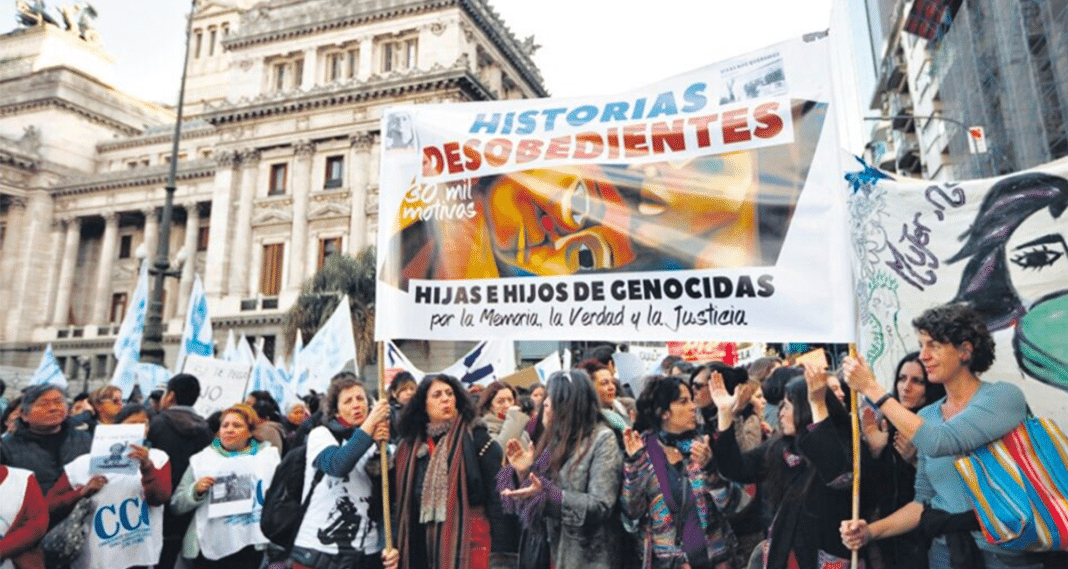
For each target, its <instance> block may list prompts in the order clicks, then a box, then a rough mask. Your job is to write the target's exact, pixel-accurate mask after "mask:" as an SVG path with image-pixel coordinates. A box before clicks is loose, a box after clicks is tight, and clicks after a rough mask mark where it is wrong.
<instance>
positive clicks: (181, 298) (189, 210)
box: [178, 202, 200, 318]
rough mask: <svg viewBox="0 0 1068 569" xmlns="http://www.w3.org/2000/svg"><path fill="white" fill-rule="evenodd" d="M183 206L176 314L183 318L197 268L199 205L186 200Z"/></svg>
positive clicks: (187, 307)
mask: <svg viewBox="0 0 1068 569" xmlns="http://www.w3.org/2000/svg"><path fill="white" fill-rule="evenodd" d="M184 207H185V244H184V245H182V246H183V247H184V248H185V252H186V258H185V264H184V265H182V277H181V280H180V281H178V315H179V316H181V317H182V318H185V313H186V312H187V311H188V309H189V295H190V294H191V293H192V291H193V277H194V275H196V269H197V234H198V233H199V232H200V207H199V206H198V205H197V202H188V203H186V204H184Z"/></svg>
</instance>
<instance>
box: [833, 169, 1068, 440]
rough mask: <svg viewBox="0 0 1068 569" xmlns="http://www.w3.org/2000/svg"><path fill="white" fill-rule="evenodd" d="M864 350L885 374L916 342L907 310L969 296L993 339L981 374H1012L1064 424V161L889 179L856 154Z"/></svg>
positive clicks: (1067, 326)
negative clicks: (985, 172) (1000, 171)
mask: <svg viewBox="0 0 1068 569" xmlns="http://www.w3.org/2000/svg"><path fill="white" fill-rule="evenodd" d="M854 165H855V166H857V167H856V168H854V170H855V171H853V172H850V173H848V174H847V176H846V178H847V180H848V185H849V187H850V192H851V195H850V198H849V206H850V210H851V218H852V236H853V239H852V240H853V250H854V252H855V253H856V256H857V258H858V260H859V275H858V276H859V279H858V282H857V290H856V295H857V297H858V298H859V299H860V301H861V311H860V312H861V315H860V317H861V321H860V323H861V328H862V330H861V339H860V348H861V353H862V354H863V355H864V356H865V357H866V358H867V359H868V361H869V362H870V363H871V364H872V366H873V367H874V369H875V371H876V377H878V378H879V379H880V380H881V381H882V382H883V384H884V385H887V386H889V385H890V384H891V381H893V380H892V378H893V375H894V372H895V370H896V366H897V363H898V361H899V360H900V359H901V357H902V356H904V355H905V354H906V353H908V352H911V351H915V350H917V349H918V346H917V341H916V333H915V330H913V328H912V319H913V318H915V317H916V316H918V315H919V314H920V313H921V312H923V311H924V310H926V309H927V308H930V307H932V306H937V305H940V304H944V303H946V302H950V301H963V302H968V303H971V304H972V305H973V306H975V307H976V309H977V310H979V312H980V313H981V314H983V316H984V318H985V319H986V323H987V326H988V327H989V328H990V330H991V331H992V332H993V336H994V341H995V343H996V346H997V359H996V361H995V362H994V367H993V368H992V369H991V370H990V371H988V372H986V373H985V374H983V375H982V376H981V377H982V378H983V379H984V380H988V381H1012V382H1015V383H1017V384H1019V385H1020V387H1021V388H1022V389H1023V391H1024V393H1025V394H1026V395H1027V400H1028V403H1029V404H1030V405H1031V408H1032V410H1033V411H1034V412H1035V413H1036V414H1038V415H1041V416H1047V417H1051V418H1054V419H1056V420H1057V421H1058V423H1060V424H1061V425H1062V427H1065V428H1068V216H1066V215H1064V212H1065V209H1066V208H1068V179H1066V178H1068V161H1059V162H1056V163H1052V164H1048V165H1045V166H1042V167H1039V168H1035V169H1033V170H1029V171H1026V172H1021V173H1017V174H1011V175H1007V176H1002V177H1000V178H991V179H985V180H974V181H968V182H945V183H935V182H927V181H916V180H907V179H905V180H893V179H891V178H890V177H889V176H888V175H887V174H885V173H882V172H879V171H877V170H873V169H870V168H861V167H860V165H857V164H856V163H854Z"/></svg>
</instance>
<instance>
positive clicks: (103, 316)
mask: <svg viewBox="0 0 1068 569" xmlns="http://www.w3.org/2000/svg"><path fill="white" fill-rule="evenodd" d="M83 36H84V34H83ZM83 36H79V34H78V33H77V32H76V31H69V30H65V29H62V26H55V25H48V24H45V25H37V26H30V27H22V28H19V29H16V30H14V31H12V32H10V33H7V34H4V35H0V54H3V58H2V59H0V306H2V314H3V318H2V319H0V366H19V367H31V368H32V367H34V366H36V364H37V362H38V360H39V359H40V355H41V351H42V350H43V349H44V346H45V345H46V344H48V343H51V344H52V345H53V349H54V350H55V352H56V355H57V357H58V358H59V360H60V363H61V365H62V366H64V368H65V370H66V372H67V375H68V377H71V378H74V379H76V380H78V381H82V380H84V378H86V377H90V378H93V379H103V378H106V377H109V376H110V372H111V369H112V367H113V365H114V364H113V361H112V358H111V357H110V352H111V347H112V344H113V343H114V339H115V334H116V332H117V330H118V325H119V323H120V322H121V320H122V316H123V314H124V312H125V309H126V304H127V302H128V301H129V299H130V297H131V296H132V293H133V287H134V284H135V281H136V273H137V266H138V258H139V256H140V255H142V254H143V252H144V251H147V252H149V254H150V255H151V254H153V253H154V252H155V248H156V244H155V240H156V238H157V237H156V236H157V234H158V228H159V225H158V224H159V216H160V215H161V209H162V205H163V200H164V190H163V185H164V183H165V180H166V176H167V170H168V165H169V161H170V150H171V142H172V135H173V130H174V120H175V113H174V109H169V108H163V107H160V106H158V105H154V104H151V103H148V102H144V101H140V100H138V99H136V98H134V97H131V96H130V95H128V94H126V93H123V92H121V91H118V90H117V89H115V88H114V87H112V86H111V84H112V78H111V75H110V65H111V63H112V58H111V56H110V55H108V54H107V53H106V52H105V51H104V50H103V48H102V47H101V46H100V45H98V44H97V43H94V42H93V41H92V40H93V38H92V37H91V36H90V39H89V40H88V41H87V40H86V39H83ZM105 39H106V38H105ZM190 41H191V44H190V54H189V62H188V65H189V67H188V73H189V78H188V83H187V86H186V99H185V100H186V108H185V117H186V118H185V120H184V121H183V128H182V137H181V141H180V146H179V148H180V150H179V163H178V183H177V192H176V194H175V206H174V215H173V217H172V231H171V234H170V248H171V251H172V259H181V260H183V261H184V262H183V263H182V265H181V271H180V274H181V276H180V278H177V279H168V283H167V287H166V291H165V298H164V320H165V323H166V333H165V344H166V347H167V361H168V365H169V364H170V361H171V358H173V357H174V352H175V346H176V344H177V340H178V336H179V334H180V332H181V326H182V318H183V315H184V312H185V302H186V299H187V298H188V296H189V290H190V288H191V286H192V282H193V276H194V273H199V274H200V275H201V277H202V278H203V281H204V286H205V288H206V290H207V294H208V298H209V303H210V310H211V313H212V319H213V321H214V323H215V329H216V333H217V336H220V334H221V337H219V338H218V339H219V340H220V341H221V340H223V339H224V338H225V333H226V330H227V329H230V328H233V329H235V330H237V331H239V332H244V333H245V334H248V335H249V336H256V337H259V336H262V337H264V339H265V340H266V343H267V346H268V349H269V350H270V349H274V350H276V351H278V352H279V353H281V352H283V351H284V348H285V347H284V346H282V345H281V344H280V343H278V344H277V346H276V342H275V339H276V338H279V337H280V328H281V326H280V324H281V315H282V313H283V312H284V310H285V308H287V307H288V306H290V305H291V304H292V303H293V301H294V300H295V299H296V297H297V295H298V293H299V290H300V286H301V283H302V282H303V281H304V280H305V279H306V278H308V277H310V276H311V275H312V274H313V273H314V272H315V271H316V269H317V268H318V267H319V266H321V264H322V263H323V260H324V259H325V258H326V257H327V256H329V255H331V254H335V253H352V252H354V251H357V250H360V249H361V248H363V247H365V246H367V245H369V244H373V243H374V237H373V236H374V233H375V231H376V225H377V201H378V155H379V144H380V142H379V140H380V136H379V135H380V133H379V119H380V117H381V116H382V111H383V109H385V108H386V107H388V106H390V105H394V104H398V103H431V102H433V103H437V102H460V101H478V100H492V99H512V98H526V97H539V96H545V95H546V92H545V89H544V87H543V86H542V80H541V77H540V74H539V72H538V70H537V69H536V67H535V66H534V64H533V62H532V60H531V51H532V45H533V42H532V41H530V40H528V41H526V42H521V41H519V40H517V39H516V38H515V37H514V36H513V35H512V34H511V33H510V32H509V31H508V29H507V28H506V27H505V26H504V24H503V22H502V21H501V20H500V18H499V17H498V16H497V15H496V13H495V12H493V10H492V9H491V8H490V7H489V6H488V5H487V3H486V1H485V0H434V1H427V0H373V1H360V2H354V1H351V0H262V1H259V2H256V1H254V0H243V1H239V2H237V3H236V5H235V3H234V1H233V0H229V1H226V2H221V1H220V2H217V3H216V2H213V1H212V0H203V1H200V2H197V6H196V8H195V10H194V14H193V34H192V36H191V39H190Z"/></svg>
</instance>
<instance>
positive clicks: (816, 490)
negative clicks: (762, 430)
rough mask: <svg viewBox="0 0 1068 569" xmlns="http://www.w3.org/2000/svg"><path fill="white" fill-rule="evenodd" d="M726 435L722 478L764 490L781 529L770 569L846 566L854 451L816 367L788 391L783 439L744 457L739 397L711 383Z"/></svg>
mask: <svg viewBox="0 0 1068 569" xmlns="http://www.w3.org/2000/svg"><path fill="white" fill-rule="evenodd" d="M710 386H711V394H712V400H713V401H714V402H715V404H716V407H717V408H718V413H717V422H718V427H719V431H718V433H717V435H716V441H715V444H714V445H713V457H714V458H715V461H716V465H717V467H718V468H719V471H720V472H721V473H722V474H723V476H725V477H727V478H729V479H730V480H733V481H736V482H741V483H748V482H759V481H764V482H765V491H766V494H767V498H768V500H769V503H771V504H773V505H775V507H776V512H775V517H774V522H773V523H772V525H771V527H770V528H769V530H768V540H767V541H766V542H765V545H764V566H765V567H776V568H778V567H797V568H799V569H825V568H828V567H838V566H843V567H844V566H846V564H848V562H849V557H850V552H849V550H848V549H846V548H845V547H843V545H842V542H841V539H839V536H838V524H839V522H840V521H841V520H843V519H848V518H850V517H851V516H852V513H851V510H852V503H851V502H852V499H851V492H850V490H851V487H852V476H851V475H850V472H851V468H852V449H851V444H850V443H851V440H850V439H851V436H850V423H849V421H850V420H849V414H848V411H847V410H846V409H845V408H844V407H843V406H842V404H841V402H839V401H838V398H837V397H835V396H834V394H833V393H831V392H830V390H829V389H828V387H827V374H826V372H825V371H824V370H823V369H819V368H817V367H816V366H814V365H812V364H807V365H806V366H805V374H804V379H795V380H793V381H791V382H790V383H788V384H787V385H786V389H785V396H784V397H783V400H782V405H781V407H780V409H779V428H780V432H781V435H780V436H777V437H775V438H772V439H769V440H768V441H767V442H765V443H764V444H762V445H760V446H758V447H757V448H755V449H753V450H750V451H749V452H744V453H743V452H742V450H741V449H740V448H739V446H738V440H737V438H736V435H735V429H734V428H733V424H734V414H735V410H736V408H737V405H736V404H735V403H736V401H735V394H731V393H730V392H729V391H728V390H727V388H726V387H725V385H724V383H723V378H722V376H720V374H718V373H714V374H712V376H711V378H710Z"/></svg>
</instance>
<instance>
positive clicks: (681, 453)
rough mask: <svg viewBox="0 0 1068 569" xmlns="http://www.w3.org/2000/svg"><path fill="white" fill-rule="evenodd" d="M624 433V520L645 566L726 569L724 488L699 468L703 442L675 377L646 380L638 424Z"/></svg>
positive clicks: (728, 540)
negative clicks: (631, 526)
mask: <svg viewBox="0 0 1068 569" xmlns="http://www.w3.org/2000/svg"><path fill="white" fill-rule="evenodd" d="M634 426H635V428H634V429H627V430H626V431H624V444H625V445H626V452H627V456H626V459H625V461H624V463H623V494H622V497H621V499H620V500H621V503H622V504H623V512H624V515H625V516H626V517H627V518H628V519H630V520H635V521H637V523H638V526H639V527H638V529H639V532H638V533H639V534H640V535H641V536H642V539H643V543H644V547H643V552H644V556H643V558H644V560H645V563H644V567H646V568H676V567H690V568H693V569H698V568H711V567H715V568H722V569H729V568H730V567H731V560H732V558H733V556H734V546H735V539H734V534H733V533H732V532H731V529H730V526H729V524H728V523H727V521H726V519H725V518H724V516H723V514H722V513H721V511H720V508H721V507H722V506H725V505H726V504H725V502H723V501H717V498H721V499H726V498H729V491H728V490H727V488H726V487H727V483H726V482H725V481H723V480H722V479H721V478H719V476H717V475H716V474H715V470H712V471H711V473H706V472H705V468H706V467H707V466H708V465H709V463H710V462H711V459H712V453H711V450H710V449H709V446H708V439H707V437H704V436H699V435H698V433H697V430H696V429H697V407H696V404H695V402H694V400H693V397H692V395H691V391H690V387H689V385H688V384H687V383H686V381H685V380H684V379H683V378H681V377H676V376H654V377H652V378H650V379H649V380H647V382H646V384H645V388H644V389H643V390H642V393H641V395H640V396H639V397H638V420H637V422H636V423H635V425H634Z"/></svg>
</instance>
